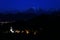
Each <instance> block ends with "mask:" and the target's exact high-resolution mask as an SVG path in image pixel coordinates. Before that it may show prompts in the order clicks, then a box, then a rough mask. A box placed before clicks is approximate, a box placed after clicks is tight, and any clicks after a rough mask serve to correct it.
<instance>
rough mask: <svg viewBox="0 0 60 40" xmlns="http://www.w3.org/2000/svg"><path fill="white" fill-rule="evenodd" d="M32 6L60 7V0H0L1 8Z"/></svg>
mask: <svg viewBox="0 0 60 40" xmlns="http://www.w3.org/2000/svg"><path fill="white" fill-rule="evenodd" d="M31 7H35V8H39V7H40V8H42V9H50V8H54V9H59V8H60V0H0V10H1V9H2V10H10V9H13V10H14V9H17V10H26V9H28V8H31Z"/></svg>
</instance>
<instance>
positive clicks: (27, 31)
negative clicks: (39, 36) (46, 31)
mask: <svg viewBox="0 0 60 40" xmlns="http://www.w3.org/2000/svg"><path fill="white" fill-rule="evenodd" d="M10 32H11V33H18V34H19V33H20V32H21V33H24V32H26V34H29V33H30V31H29V30H25V31H24V30H22V31H20V30H15V31H14V30H13V28H12V27H10ZM36 33H37V31H35V32H34V35H36Z"/></svg>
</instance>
